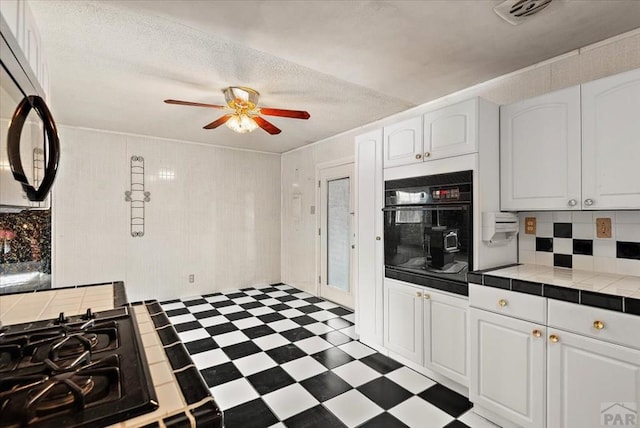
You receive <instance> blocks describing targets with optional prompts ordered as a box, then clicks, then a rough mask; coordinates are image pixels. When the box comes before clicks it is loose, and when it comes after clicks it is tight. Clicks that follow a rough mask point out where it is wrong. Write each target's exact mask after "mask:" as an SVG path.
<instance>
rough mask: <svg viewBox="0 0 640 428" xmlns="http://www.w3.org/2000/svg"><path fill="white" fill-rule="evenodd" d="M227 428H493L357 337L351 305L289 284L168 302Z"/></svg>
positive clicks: (460, 402) (468, 406)
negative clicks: (349, 307) (333, 300)
mask: <svg viewBox="0 0 640 428" xmlns="http://www.w3.org/2000/svg"><path fill="white" fill-rule="evenodd" d="M162 307H163V309H164V310H165V311H166V313H167V316H168V317H169V319H170V320H171V322H172V323H173V325H174V327H175V329H176V331H177V332H178V335H179V336H180V338H181V339H182V341H183V343H184V344H185V346H186V348H187V350H188V351H189V353H190V354H191V357H192V359H193V361H194V363H195V364H196V366H197V367H198V369H199V370H200V373H202V377H203V378H204V380H205V381H206V383H207V384H208V385H209V387H210V388H211V393H212V394H213V396H214V397H215V399H216V401H217V403H218V405H219V406H220V407H221V408H222V410H223V411H224V415H225V427H226V428H251V427H256V428H265V427H271V426H273V427H283V426H285V427H367V428H369V427H389V428H391V427H433V428H438V427H447V428H454V427H455V428H463V427H472V428H485V427H494V425H492V424H490V423H489V422H487V421H486V420H484V419H482V418H480V417H479V416H477V415H475V414H474V413H473V412H471V411H470V409H471V407H472V404H471V403H470V402H469V401H468V400H467V399H466V398H465V397H463V396H461V395H459V394H457V393H455V392H453V391H451V390H450V389H447V388H445V387H444V386H442V385H440V384H437V383H436V382H434V381H432V380H431V379H429V378H427V377H424V376H422V375H421V374H419V373H417V372H415V371H413V370H411V369H409V368H407V367H405V366H403V365H402V364H399V363H397V362H396V361H394V360H392V359H390V358H387V357H385V356H384V355H382V354H380V353H378V352H376V351H374V350H373V349H371V348H369V347H367V346H365V345H363V344H362V343H360V342H358V341H357V340H356V338H357V336H356V334H355V329H354V324H353V323H354V315H353V312H352V311H350V310H347V309H345V308H343V307H341V306H338V305H336V304H334V303H331V302H328V301H325V300H323V299H320V298H318V297H314V296H312V295H310V294H308V293H305V292H302V291H300V290H298V289H296V288H293V287H290V286H288V285H282V284H280V285H273V286H269V287H264V288H245V289H242V290H234V291H231V292H226V293H214V294H208V295H204V296H198V297H193V298H189V299H182V300H171V301H167V302H163V303H162Z"/></svg>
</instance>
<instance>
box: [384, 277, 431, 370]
mask: <svg viewBox="0 0 640 428" xmlns="http://www.w3.org/2000/svg"><path fill="white" fill-rule="evenodd" d="M384 320H385V322H384V346H385V347H386V348H387V349H389V350H390V351H393V352H396V353H398V354H400V355H402V356H403V357H405V358H408V359H409V360H411V361H413V362H416V363H418V364H422V289H421V288H420V287H412V286H410V285H404V284H402V283H400V282H399V281H393V280H388V279H385V280H384Z"/></svg>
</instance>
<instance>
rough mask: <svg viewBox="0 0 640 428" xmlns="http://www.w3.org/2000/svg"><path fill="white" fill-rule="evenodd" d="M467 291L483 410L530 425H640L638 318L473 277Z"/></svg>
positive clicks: (473, 394)
mask: <svg viewBox="0 0 640 428" xmlns="http://www.w3.org/2000/svg"><path fill="white" fill-rule="evenodd" d="M469 296H470V300H469V303H470V305H471V308H470V309H469V314H470V344H471V346H470V348H471V354H470V355H471V356H470V361H471V368H470V378H471V382H470V385H469V399H470V401H472V402H473V403H474V405H475V406H477V409H478V411H481V410H486V411H489V412H491V413H493V414H494V415H495V417H494V419H495V420H494V422H496V423H498V424H502V423H510V424H511V425H513V426H521V427H527V428H545V427H547V428H597V427H606V426H619V427H624V426H633V427H635V426H640V424H638V422H640V421H638V419H637V418H638V413H637V412H638V410H639V409H640V346H639V343H640V342H639V341H638V331H640V330H639V329H638V326H640V317H638V316H635V315H628V314H623V313H620V312H615V311H609V310H605V309H598V308H592V307H588V306H583V305H576V304H573V303H567V302H561V301H557V300H547V299H544V298H541V297H538V296H530V295H526V294H520V295H519V296H520V297H519V298H518V300H517V301H516V300H515V299H514V297H515V294H514V293H513V292H509V291H504V290H499V289H496V288H490V287H483V286H480V285H476V284H469ZM491 299H493V300H495V301H496V302H497V304H496V305H494V306H490V305H488V304H487V302H489V301H491ZM496 299H497V300H496ZM527 300H528V301H529V303H527ZM540 301H546V302H545V306H544V308H543V307H541V306H540V305H539V303H540ZM512 305H519V307H520V308H521V310H518V311H513V312H511V313H510V314H509V316H506V315H503V314H502V313H498V312H500V311H503V310H504V309H505V308H509V307H510V306H512ZM536 306H538V308H537V309H535V308H536ZM524 308H529V310H528V311H527V310H524ZM543 309H545V310H543ZM546 309H548V312H547V311H546ZM547 315H548V317H547ZM516 317H520V318H526V319H528V320H525V319H518V318H516ZM612 342H614V343H612ZM485 413H486V412H485ZM485 416H487V417H488V418H489V419H491V418H492V416H491V415H489V414H485ZM498 418H501V419H500V420H498ZM505 421H506V422H505Z"/></svg>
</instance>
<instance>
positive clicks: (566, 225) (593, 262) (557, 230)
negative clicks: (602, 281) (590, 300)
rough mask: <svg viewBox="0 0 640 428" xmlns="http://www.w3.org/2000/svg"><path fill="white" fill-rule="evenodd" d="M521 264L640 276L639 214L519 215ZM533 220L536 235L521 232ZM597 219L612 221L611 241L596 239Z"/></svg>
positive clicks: (619, 212) (539, 213)
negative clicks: (527, 222)
mask: <svg viewBox="0 0 640 428" xmlns="http://www.w3.org/2000/svg"><path fill="white" fill-rule="evenodd" d="M519 217H520V233H519V235H518V256H519V262H520V263H530V264H538V265H545V266H558V267H567V268H573V269H582V270H593V271H599V272H611V273H620V274H626V275H639V276H640V211H552V212H521V213H519ZM525 217H535V218H536V234H535V235H526V234H525V232H524V225H525ZM596 218H610V219H611V238H598V237H597V236H596Z"/></svg>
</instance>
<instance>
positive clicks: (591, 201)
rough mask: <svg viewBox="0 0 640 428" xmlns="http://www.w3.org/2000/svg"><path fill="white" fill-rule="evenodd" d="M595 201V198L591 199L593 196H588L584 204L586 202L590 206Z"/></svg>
mask: <svg viewBox="0 0 640 428" xmlns="http://www.w3.org/2000/svg"><path fill="white" fill-rule="evenodd" d="M593 202H594V201H593V199H591V198H587V199H585V200H584V204H585V206H587V207H590V206H591V205H593Z"/></svg>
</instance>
